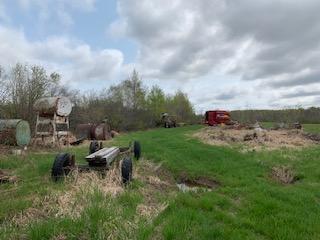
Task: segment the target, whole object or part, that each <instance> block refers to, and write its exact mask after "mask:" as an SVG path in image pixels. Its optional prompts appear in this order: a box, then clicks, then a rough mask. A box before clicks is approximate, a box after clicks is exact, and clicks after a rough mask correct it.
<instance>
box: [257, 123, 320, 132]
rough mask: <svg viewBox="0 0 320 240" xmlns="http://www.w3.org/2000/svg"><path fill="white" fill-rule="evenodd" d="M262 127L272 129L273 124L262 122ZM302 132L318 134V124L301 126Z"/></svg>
mask: <svg viewBox="0 0 320 240" xmlns="http://www.w3.org/2000/svg"><path fill="white" fill-rule="evenodd" d="M262 126H263V127H265V128H272V127H273V126H274V123H273V122H262ZM302 127H303V130H304V131H305V132H310V133H320V124H302Z"/></svg>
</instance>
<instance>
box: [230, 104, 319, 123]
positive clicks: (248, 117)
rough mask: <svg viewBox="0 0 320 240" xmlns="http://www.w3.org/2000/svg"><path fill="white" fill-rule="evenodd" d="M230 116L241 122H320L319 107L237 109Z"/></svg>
mask: <svg viewBox="0 0 320 240" xmlns="http://www.w3.org/2000/svg"><path fill="white" fill-rule="evenodd" d="M231 117H232V119H234V120H237V121H239V122H242V123H253V122H256V121H259V122H278V123H280V122H284V123H294V122H300V123H320V108H319V107H310V108H307V109H304V108H296V109H281V110H237V111H232V112H231Z"/></svg>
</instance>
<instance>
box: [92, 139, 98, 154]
mask: <svg viewBox="0 0 320 240" xmlns="http://www.w3.org/2000/svg"><path fill="white" fill-rule="evenodd" d="M99 149H100V146H99V142H98V141H96V140H93V141H92V142H91V143H90V146H89V154H92V153H95V152H97V151H99Z"/></svg>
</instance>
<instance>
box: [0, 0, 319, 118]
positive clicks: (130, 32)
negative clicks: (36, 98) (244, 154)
mask: <svg viewBox="0 0 320 240" xmlns="http://www.w3.org/2000/svg"><path fill="white" fill-rule="evenodd" d="M319 9H320V1H319V0H304V1H301V0H259V1H257V0H241V1H234V0H0V65H1V66H3V67H4V68H7V69H9V68H10V67H11V66H13V65H14V64H16V63H17V62H22V63H27V64H29V65H32V64H38V65H42V66H44V67H45V68H46V69H47V70H48V71H49V72H53V71H55V72H58V73H60V74H61V75H62V81H63V83H65V84H67V85H69V86H70V87H73V88H76V89H79V90H80V91H88V90H93V91H97V90H99V89H102V88H105V87H108V86H110V85H112V84H116V83H119V82H120V81H121V80H124V79H126V78H128V76H129V75H130V73H131V72H132V71H133V69H136V70H137V71H138V72H139V74H140V76H141V78H142V80H143V82H144V84H145V85H146V86H147V87H148V88H151V87H152V85H155V84H156V85H158V86H160V87H161V88H162V89H164V91H165V92H166V93H168V94H173V93H174V92H175V91H177V90H182V91H183V92H185V93H186V94H187V95H188V96H189V98H190V100H191V102H192V103H193V105H194V106H195V109H196V111H197V112H199V113H200V112H203V111H205V110H208V109H227V110H234V109H248V108H251V109H252V108H255V109H257V108H259V109H279V108H286V107H296V106H300V107H310V106H320V79H319V77H320V64H319V62H320V61H319V60H320V14H319Z"/></svg>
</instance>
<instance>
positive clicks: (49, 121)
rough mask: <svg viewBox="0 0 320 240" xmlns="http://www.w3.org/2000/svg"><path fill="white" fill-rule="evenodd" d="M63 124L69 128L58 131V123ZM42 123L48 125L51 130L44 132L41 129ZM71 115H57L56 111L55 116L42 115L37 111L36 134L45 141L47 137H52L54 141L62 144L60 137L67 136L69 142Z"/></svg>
mask: <svg viewBox="0 0 320 240" xmlns="http://www.w3.org/2000/svg"><path fill="white" fill-rule="evenodd" d="M58 124H62V125H66V127H67V130H66V131H58V130H57V125H58ZM40 125H47V126H49V129H50V130H49V131H46V132H42V131H39V126H40ZM69 127H70V125H69V117H68V116H67V117H60V116H57V115H56V113H54V115H53V116H47V117H44V116H40V114H39V112H38V113H37V121H36V128H35V136H36V137H41V139H42V141H44V138H45V137H51V138H52V142H53V143H54V144H55V143H57V144H58V145H60V141H59V140H60V138H61V137H62V136H66V138H67V144H69Z"/></svg>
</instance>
